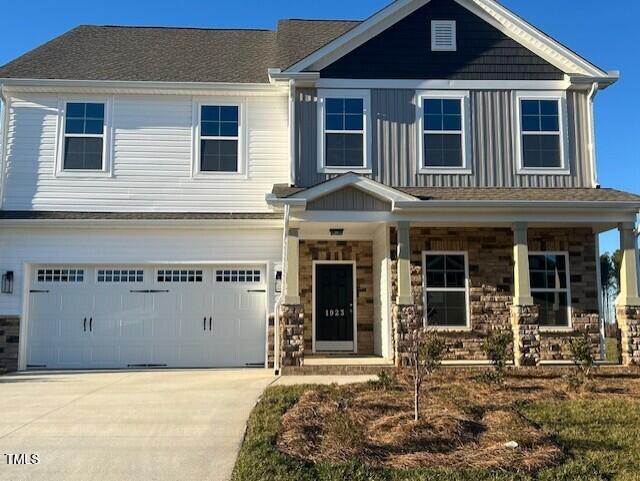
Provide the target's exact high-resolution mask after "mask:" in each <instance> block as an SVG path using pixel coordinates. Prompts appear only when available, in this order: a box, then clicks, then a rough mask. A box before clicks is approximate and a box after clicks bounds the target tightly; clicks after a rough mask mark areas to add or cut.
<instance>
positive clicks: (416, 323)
mask: <svg viewBox="0 0 640 481" xmlns="http://www.w3.org/2000/svg"><path fill="white" fill-rule="evenodd" d="M392 322H393V358H394V361H395V365H396V366H397V367H407V366H409V354H408V349H407V342H409V333H410V332H411V331H414V330H416V329H418V328H419V327H422V320H421V319H418V316H417V309H416V306H415V305H407V306H399V305H395V304H394V306H393V314H392Z"/></svg>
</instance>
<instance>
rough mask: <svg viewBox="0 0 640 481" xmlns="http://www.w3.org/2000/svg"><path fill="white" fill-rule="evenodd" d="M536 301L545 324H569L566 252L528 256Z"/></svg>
mask: <svg viewBox="0 0 640 481" xmlns="http://www.w3.org/2000/svg"><path fill="white" fill-rule="evenodd" d="M529 276H530V282H531V295H532V296H533V301H534V303H535V304H536V305H538V306H539V309H540V317H539V323H540V326H542V327H549V328H554V327H556V328H557V327H565V328H567V327H570V305H569V300H570V297H569V295H570V294H569V268H568V256H567V254H566V253H550V252H536V253H531V254H530V255H529Z"/></svg>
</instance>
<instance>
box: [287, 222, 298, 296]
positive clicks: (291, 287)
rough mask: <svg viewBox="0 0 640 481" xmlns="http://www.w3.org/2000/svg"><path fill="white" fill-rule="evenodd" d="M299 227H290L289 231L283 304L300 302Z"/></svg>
mask: <svg viewBox="0 0 640 481" xmlns="http://www.w3.org/2000/svg"><path fill="white" fill-rule="evenodd" d="M299 232H300V231H299V229H289V231H288V232H287V259H286V265H285V266H284V268H285V269H286V274H285V277H284V279H285V285H284V301H283V304H289V305H292V304H296V305H297V304H300V276H299V272H298V258H299V256H300V248H299V235H300V234H299Z"/></svg>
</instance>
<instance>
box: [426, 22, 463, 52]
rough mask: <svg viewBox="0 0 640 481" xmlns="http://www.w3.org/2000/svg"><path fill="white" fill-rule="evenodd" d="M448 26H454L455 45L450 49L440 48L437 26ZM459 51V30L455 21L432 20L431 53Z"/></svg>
mask: <svg viewBox="0 0 640 481" xmlns="http://www.w3.org/2000/svg"><path fill="white" fill-rule="evenodd" d="M438 24H446V25H450V26H453V44H452V45H451V46H450V47H438V46H437V45H436V26H437V25H438ZM456 50H458V29H457V27H456V21H455V20H431V51H433V52H455V51H456Z"/></svg>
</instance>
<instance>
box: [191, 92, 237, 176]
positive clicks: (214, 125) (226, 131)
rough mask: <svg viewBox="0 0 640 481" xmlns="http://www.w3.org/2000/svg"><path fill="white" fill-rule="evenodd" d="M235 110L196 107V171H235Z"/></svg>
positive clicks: (223, 107) (204, 106)
mask: <svg viewBox="0 0 640 481" xmlns="http://www.w3.org/2000/svg"><path fill="white" fill-rule="evenodd" d="M239 110H240V109H239V107H238V106H237V105H202V106H201V107H200V169H199V170H200V172H238V142H239V139H240V137H239V125H240V118H239Z"/></svg>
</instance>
